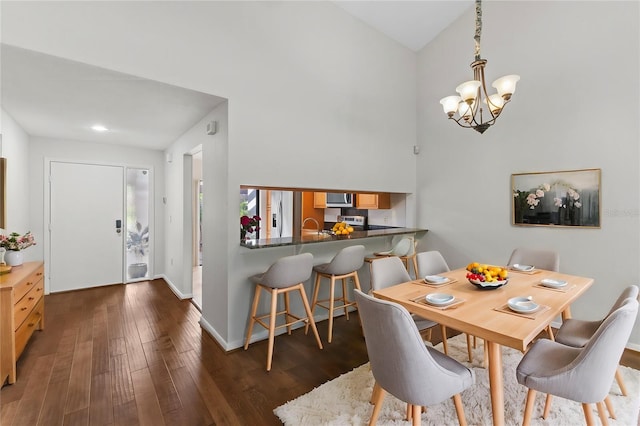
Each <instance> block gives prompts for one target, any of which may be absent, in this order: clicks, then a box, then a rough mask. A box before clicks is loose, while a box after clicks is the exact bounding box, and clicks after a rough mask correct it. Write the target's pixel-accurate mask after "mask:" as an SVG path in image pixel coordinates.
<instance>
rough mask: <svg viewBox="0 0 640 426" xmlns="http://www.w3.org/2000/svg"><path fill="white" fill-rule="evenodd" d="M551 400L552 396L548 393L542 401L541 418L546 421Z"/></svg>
mask: <svg viewBox="0 0 640 426" xmlns="http://www.w3.org/2000/svg"><path fill="white" fill-rule="evenodd" d="M552 399H553V395H551V394H550V393H548V394H547V399H545V401H544V411H543V413H542V418H543V419H546V418H547V416H548V415H549V411H551V400H552Z"/></svg>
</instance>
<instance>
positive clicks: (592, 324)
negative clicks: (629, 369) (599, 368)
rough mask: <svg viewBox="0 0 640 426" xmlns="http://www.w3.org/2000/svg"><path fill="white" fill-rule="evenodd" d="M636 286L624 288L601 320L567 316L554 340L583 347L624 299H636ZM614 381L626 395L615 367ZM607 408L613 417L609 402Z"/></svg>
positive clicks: (637, 291) (622, 382) (618, 371)
mask: <svg viewBox="0 0 640 426" xmlns="http://www.w3.org/2000/svg"><path fill="white" fill-rule="evenodd" d="M639 290H640V289H638V286H635V285H630V286H628V287H627V288H625V289H624V290H623V291H622V293H620V296H618V299H617V300H616V302H615V303H614V304H613V306H612V307H611V309H609V313H608V314H607V315H606V316H605V317H604V318H603V319H601V320H598V321H585V320H580V319H575V318H569V319H566V320H564V321H563V322H562V326H561V327H560V329H559V330H558V332H557V333H556V342H558V343H562V344H564V345H567V346H572V347H574V348H581V347H584V346H585V345H586V344H587V342H588V341H589V339H591V337H592V336H593V335H594V334H595V332H596V331H597V330H598V328H599V327H600V325H601V324H602V322H603V321H604V320H605V319H606V318H607V317H608V316H609V315H611V314H612V313H613V312H615V311H616V310H618V308H620V306H622V304H623V303H624V301H625V300H626V299H628V298H631V299H637V298H638V293H639ZM615 378H616V381H617V382H618V386H619V387H620V392H621V393H622V395H625V396H626V395H627V388H626V386H625V384H624V380H622V373H620V370H619V369H616V375H615ZM607 402H608V399H607V400H605V403H607ZM607 408H609V413H610V414H611V416H612V417H614V414H613V412H612V411H613V410H612V409H611V408H610V404H609V403H607Z"/></svg>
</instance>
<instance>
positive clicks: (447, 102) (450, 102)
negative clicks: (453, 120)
mask: <svg viewBox="0 0 640 426" xmlns="http://www.w3.org/2000/svg"><path fill="white" fill-rule="evenodd" d="M461 100H462V99H460V96H455V95H454V96H447V97H446V98H442V99H440V103H441V104H442V109H444V112H445V114H447V115H448V116H449V117H453V114H455V113H456V111H457V110H458V104H459V103H460V101H461Z"/></svg>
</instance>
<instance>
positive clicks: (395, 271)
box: [371, 257, 447, 354]
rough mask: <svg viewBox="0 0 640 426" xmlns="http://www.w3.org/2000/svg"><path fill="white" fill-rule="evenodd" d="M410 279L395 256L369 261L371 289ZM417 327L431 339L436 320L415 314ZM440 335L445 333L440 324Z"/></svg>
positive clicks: (445, 350) (414, 318)
mask: <svg viewBox="0 0 640 426" xmlns="http://www.w3.org/2000/svg"><path fill="white" fill-rule="evenodd" d="M407 281H411V276H409V273H408V272H407V270H406V269H405V267H404V265H403V264H402V261H401V260H400V259H399V258H397V257H385V258H382V259H378V260H376V261H375V262H372V263H371V290H382V289H383V288H387V287H391V286H393V285H396V284H401V283H406V282H407ZM411 317H412V318H413V320H414V322H415V324H416V326H417V327H418V330H420V331H421V332H422V331H425V330H428V331H427V340H431V328H433V327H435V326H436V325H438V323H437V322H434V321H431V320H428V319H425V318H421V317H419V316H417V315H412V316H411ZM440 329H441V331H442V333H443V334H442V335H443V336H445V335H446V334H444V333H446V331H447V329H446V327H444V326H441V328H440ZM444 340H445V339H444V338H443V342H444ZM443 347H444V352H445V354H446V353H447V347H446V345H444V344H443Z"/></svg>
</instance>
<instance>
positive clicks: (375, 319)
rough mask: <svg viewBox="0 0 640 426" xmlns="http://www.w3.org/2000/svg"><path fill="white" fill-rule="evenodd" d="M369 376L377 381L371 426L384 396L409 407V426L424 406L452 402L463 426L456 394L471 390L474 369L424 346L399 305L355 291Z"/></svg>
mask: <svg viewBox="0 0 640 426" xmlns="http://www.w3.org/2000/svg"><path fill="white" fill-rule="evenodd" d="M354 294H355V298H356V301H357V302H358V312H359V313H360V320H361V321H362V326H363V328H364V337H365V341H366V345H367V352H368V354H369V362H370V365H371V372H372V374H373V377H374V379H375V386H374V392H373V393H374V400H373V402H374V408H373V413H372V414H371V419H370V421H369V425H375V424H376V421H377V418H378V414H379V413H380V408H381V406H382V402H383V400H384V397H385V395H386V393H387V392H388V393H390V394H392V395H393V396H395V397H396V398H398V399H400V400H401V401H404V402H406V403H407V404H410V405H411V406H412V419H413V422H412V423H413V425H414V426H415V425H419V424H420V423H421V419H420V415H421V411H422V407H423V406H429V405H434V404H439V403H441V402H443V401H444V400H446V399H448V398H452V399H453V402H454V405H455V408H456V414H457V415H458V421H459V423H460V424H461V425H466V424H467V423H466V419H465V415H464V408H463V407H462V400H461V398H460V393H461V392H462V391H464V390H465V389H467V388H468V387H470V386H471V385H472V384H473V383H474V381H475V376H474V374H473V371H471V370H470V369H468V368H467V367H465V366H464V365H462V364H460V363H459V362H457V361H456V360H454V359H452V358H450V357H448V356H447V355H444V354H443V353H441V352H439V351H438V350H436V349H434V348H431V347H427V346H425V345H424V343H423V341H422V338H421V336H420V332H419V331H418V328H417V327H416V325H415V322H414V321H413V318H412V317H411V315H410V314H409V312H408V311H407V310H406V309H405V308H403V307H402V306H400V305H398V304H397V303H392V302H387V301H384V300H380V299H376V298H374V297H371V296H369V295H366V294H364V293H362V292H361V291H358V290H356V291H355V292H354Z"/></svg>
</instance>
